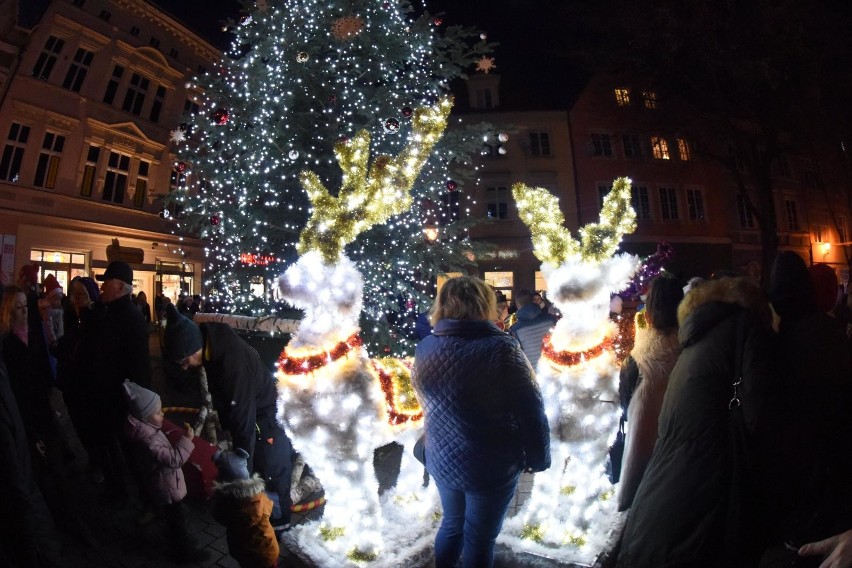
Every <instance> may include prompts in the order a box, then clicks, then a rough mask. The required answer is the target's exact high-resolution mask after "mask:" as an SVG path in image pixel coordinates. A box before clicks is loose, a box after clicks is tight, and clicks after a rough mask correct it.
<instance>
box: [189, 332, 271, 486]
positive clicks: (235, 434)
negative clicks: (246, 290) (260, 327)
mask: <svg viewBox="0 0 852 568" xmlns="http://www.w3.org/2000/svg"><path fill="white" fill-rule="evenodd" d="M199 327H200V328H201V334H202V336H203V337H204V346H205V348H204V370H205V372H206V373H207V386H208V388H209V389H210V396H211V397H212V398H213V406H214V408H216V410H217V411H218V412H219V419H220V421H221V423H222V427H223V428H225V429H227V430H229V431H230V432H231V436H232V438H233V439H232V441H233V444H234V447H236V448H242V449H244V450H245V451H247V452H248V453H249V460H248V464H249V466H248V467H249V471H254V468H253V458H254V446H255V440H256V430H255V425H256V424H258V423H261V424H269V423H270V422H269V421H274V420H275V414H276V408H277V400H278V397H277V390H276V388H275V379H274V377H273V375H272V373H271V372H270V371H269V370H267V369H266V367H265V366H264V365H263V362H262V361H261V360H260V355H258V353H257V351H256V350H255V349H254V347H252V346H251V345H249V344H248V343H246V342H245V341H243V340H242V339H241V338H240V336H238V335H237V334H236V333H235V332H234V330H233V329H231V326H229V325H228V324H224V323H215V322H207V323H202V324H201V325H200V326H199Z"/></svg>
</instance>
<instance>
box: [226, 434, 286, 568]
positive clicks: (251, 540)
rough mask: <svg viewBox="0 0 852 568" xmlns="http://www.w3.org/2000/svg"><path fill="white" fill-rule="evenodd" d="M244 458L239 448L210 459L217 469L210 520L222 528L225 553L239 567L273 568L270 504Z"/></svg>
mask: <svg viewBox="0 0 852 568" xmlns="http://www.w3.org/2000/svg"><path fill="white" fill-rule="evenodd" d="M248 457H249V454H248V452H246V451H245V450H243V449H242V448H237V449H236V450H234V451H219V452H216V454H215V455H214V456H213V463H215V464H216V467H217V468H218V469H219V477H218V479H217V481H216V482H215V483H214V484H213V499H214V501H213V518H214V519H216V521H217V522H219V523H220V524H222V525H223V526H224V527H225V537H226V538H227V541H228V552H229V553H230V555H231V556H233V557H234V558H235V559H236V561H237V562H239V564H240V566H241V567H242V568H275V567H277V566H278V553H279V547H278V539H277V538H276V537H275V531H274V530H273V529H272V525H271V524H270V522H269V517H270V515H271V514H272V501H271V500H270V499H269V497H267V496H266V493H264V488H265V484H264V483H263V479H261V478H260V476H259V475H258V474H256V473H255V474H253V475H250V474H249V469H248V461H247V460H248Z"/></svg>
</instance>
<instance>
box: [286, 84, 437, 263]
mask: <svg viewBox="0 0 852 568" xmlns="http://www.w3.org/2000/svg"><path fill="white" fill-rule="evenodd" d="M452 107H453V101H452V99H451V98H449V97H443V98H442V99H441V100H440V101H439V102H438V104H437V105H435V106H434V107H420V108H418V109H417V110H416V111H415V112H414V117H413V119H412V130H411V133H410V135H409V138H408V143H407V144H406V146H405V148H404V149H403V150H402V152H401V153H400V154H399V155H398V156H395V157H387V158H384V157H382V156H379V157H377V158H376V159H375V160H374V161H373V164H372V166H370V165H369V163H368V162H369V158H370V133H369V132H367V131H366V130H361V131H359V132H358V133H357V134H356V135H355V136H354V137H353V138H351V139H350V140H348V141H346V142H338V143H337V144H336V145H335V147H334V155H335V157H336V158H337V162H338V163H339V164H340V167H341V169H342V170H343V181H342V185H341V188H340V192H339V193H338V195H337V197H334V196H332V195H331V194H330V193H329V191H328V189H326V187H325V186H324V185H323V183H322V181H321V180H320V178H319V176H318V175H317V174H315V173H314V172H312V171H303V172H302V173H301V174H300V175H299V181H300V182H301V184H302V187H303V188H304V189H305V192H306V193H307V194H308V198H309V199H310V201H311V204H312V205H313V208H314V211H313V214H312V215H311V218H310V219H309V220H308V224H307V226H306V227H305V228H304V230H303V231H302V234H301V236H300V238H299V244H298V245H297V247H296V248H297V250H298V251H299V254H305V253H306V252H308V251H312V250H316V251H319V252H320V253H321V255H322V257H323V260H324V261H325V262H328V263H333V262H335V261H336V260H337V259H338V257H339V256H340V255H341V254H342V253H343V247H345V246H346V245H347V244H349V243H351V242H352V241H354V240H355V237H357V236H358V234H360V233H362V232H364V231H366V230H367V229H369V228H370V227H372V226H373V225H375V224H376V223H383V222H385V221H387V220H388V219H389V218H391V217H393V216H394V215H398V214H400V213H402V212H403V211H406V210H407V209H408V208H409V207H411V193H410V190H411V186H412V185H414V182H415V180H416V179H417V176H418V175H420V169H421V168H422V167H423V164H424V163H425V162H426V160H427V159H428V158H429V153H430V152H431V151H432V147H433V146H434V145H435V143H436V142H437V141H438V139H439V138H440V137H441V135H442V134H443V133H444V129H445V128H446V127H447V117H448V116H449V114H450V110H451V109H452Z"/></svg>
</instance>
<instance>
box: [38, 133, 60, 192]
mask: <svg viewBox="0 0 852 568" xmlns="http://www.w3.org/2000/svg"><path fill="white" fill-rule="evenodd" d="M64 149H65V134H59V133H57V132H51V131H49V130H48V131H45V133H44V138H43V139H42V143H41V151H40V152H39V154H38V161H37V162H36V171H35V176H34V177H33V186H34V187H43V188H45V189H56V180H57V179H58V178H59V166H60V164H61V161H62V151H63V150H64Z"/></svg>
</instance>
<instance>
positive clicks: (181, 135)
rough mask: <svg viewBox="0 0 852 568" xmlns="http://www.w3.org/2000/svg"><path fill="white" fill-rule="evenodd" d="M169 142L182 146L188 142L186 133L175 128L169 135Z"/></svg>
mask: <svg viewBox="0 0 852 568" xmlns="http://www.w3.org/2000/svg"><path fill="white" fill-rule="evenodd" d="M169 140H170V141H172V142H174V143H175V144H180V143H181V142H183V141H184V140H186V132H184V130H183V129H182V128H175V129H174V130H172V131H171V132H170V133H169Z"/></svg>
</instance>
